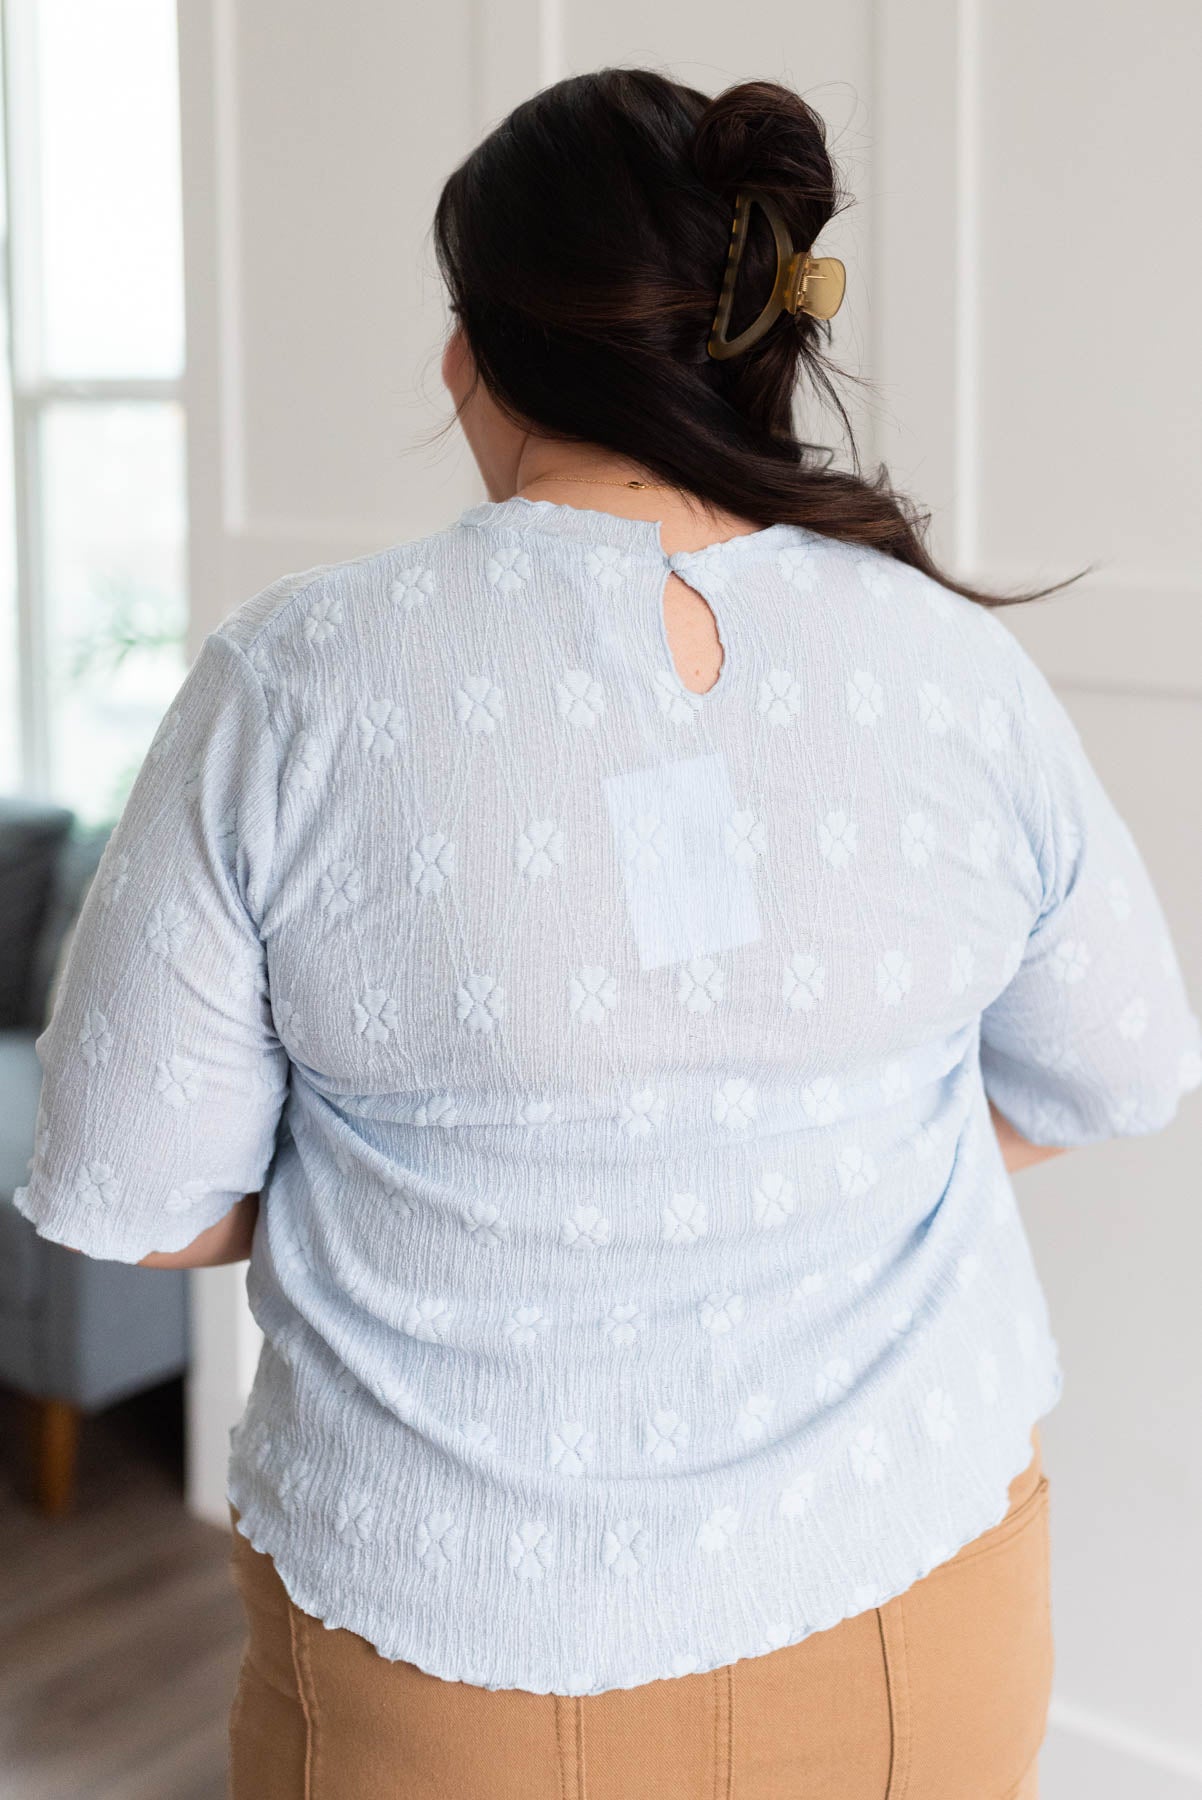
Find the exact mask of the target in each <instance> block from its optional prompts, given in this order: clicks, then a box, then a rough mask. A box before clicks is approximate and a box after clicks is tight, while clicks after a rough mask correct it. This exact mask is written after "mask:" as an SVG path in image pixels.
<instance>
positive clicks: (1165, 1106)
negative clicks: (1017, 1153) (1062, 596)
mask: <svg viewBox="0 0 1202 1800" xmlns="http://www.w3.org/2000/svg"><path fill="white" fill-rule="evenodd" d="M1019 686H1020V691H1021V708H1020V712H1021V717H1022V720H1023V724H1022V727H1021V732H1022V737H1023V740H1024V741H1023V743H1022V745H1021V746H1020V753H1019V764H1020V768H1021V771H1022V773H1021V774H1020V777H1019V779H1020V783H1021V787H1022V791H1021V792H1020V793H1019V794H1018V795H1016V810H1017V814H1018V816H1019V819H1020V821H1021V823H1020V834H1022V835H1023V836H1024V837H1025V838H1026V840H1027V847H1028V848H1029V849H1030V851H1031V853H1032V854H1033V856H1034V858H1035V862H1036V864H1037V865H1038V868H1039V873H1040V882H1041V888H1042V904H1041V908H1040V911H1039V916H1038V917H1037V919H1036V920H1035V923H1034V925H1033V927H1032V929H1031V932H1030V935H1029V937H1028V939H1027V941H1026V943H1025V945H1024V946H1023V949H1022V956H1021V961H1020V962H1019V964H1018V967H1017V970H1016V972H1015V974H1014V976H1013V978H1012V979H1011V981H1010V982H1009V984H1008V986H1007V987H1006V988H1005V989H1004V990H1003V991H1002V993H1001V994H999V996H998V997H997V999H996V1000H994V1002H993V1003H992V1005H990V1006H989V1007H988V1008H987V1009H986V1011H985V1013H984V1015H983V1019H982V1031H981V1066H982V1072H983V1076H984V1081H985V1088H986V1091H987V1093H988V1095H989V1098H990V1099H991V1100H992V1101H993V1102H994V1104H995V1105H996V1106H997V1108H998V1110H999V1112H1001V1113H1002V1114H1003V1115H1004V1116H1005V1117H1006V1118H1007V1119H1009V1121H1010V1122H1011V1124H1012V1125H1014V1126H1015V1128H1016V1129H1017V1130H1018V1131H1020V1132H1021V1133H1022V1134H1023V1136H1024V1137H1027V1138H1029V1139H1030V1140H1031V1141H1032V1142H1033V1143H1036V1144H1046V1145H1056V1146H1071V1145H1079V1144H1087V1143H1092V1142H1095V1141H1097V1140H1100V1139H1103V1138H1108V1137H1122V1136H1129V1135H1135V1134H1138V1133H1142V1132H1150V1131H1157V1130H1159V1129H1160V1128H1161V1127H1162V1126H1164V1125H1166V1124H1168V1122H1169V1121H1170V1119H1172V1117H1173V1116H1174V1114H1175V1113H1176V1111H1177V1107H1178V1104H1179V1101H1180V1099H1181V1096H1182V1094H1183V1093H1185V1092H1186V1091H1187V1090H1188V1089H1190V1088H1194V1087H1197V1086H1198V1085H1199V1082H1202V1055H1200V1053H1199V1052H1200V1038H1199V1024H1198V1019H1197V1018H1196V1016H1195V1015H1194V1013H1193V1011H1192V1010H1191V1007H1190V1003H1189V1000H1188V997H1187V995H1186V991H1185V987H1184V983H1183V980H1182V976H1181V970H1180V967H1179V964H1178V960H1177V956H1176V952H1175V950H1174V946H1173V942H1172V939H1171V937H1170V934H1169V929H1168V926H1167V924H1166V922H1165V918H1164V914H1163V911H1162V908H1161V905H1160V902H1159V899H1158V897H1157V894H1156V892H1155V890H1154V888H1153V886H1152V882H1151V879H1150V877H1149V875H1148V871H1147V869H1146V867H1145V865H1144V862H1143V859H1142V857H1141V856H1140V853H1139V850H1138V848H1137V846H1136V844H1135V842H1134V840H1133V838H1132V835H1131V832H1130V830H1129V829H1128V827H1127V825H1126V823H1125V821H1124V820H1123V819H1122V817H1121V816H1120V814H1119V813H1118V811H1117V810H1116V808H1115V806H1114V805H1113V803H1112V801H1111V800H1110V798H1109V796H1108V794H1107V793H1106V791H1105V789H1104V787H1103V786H1102V783H1101V781H1100V780H1099V778H1098V775H1097V773H1096V771H1095V770H1094V768H1093V766H1092V764H1091V763H1090V761H1089V759H1088V757H1087V755H1086V752H1085V749H1084V746H1083V745H1082V743H1081V739H1080V737H1079V735H1078V733H1077V730H1076V727H1075V726H1074V724H1073V722H1072V720H1071V719H1070V718H1069V716H1068V713H1067V712H1066V711H1065V709H1064V706H1063V705H1062V703H1061V702H1060V700H1059V699H1058V698H1057V696H1056V695H1055V693H1054V692H1053V690H1052V688H1051V686H1050V684H1049V683H1048V681H1047V680H1046V678H1045V677H1044V676H1043V675H1042V674H1041V673H1040V671H1039V670H1038V669H1037V668H1036V667H1035V665H1034V664H1033V663H1032V662H1031V661H1030V660H1029V659H1028V658H1027V657H1026V656H1025V655H1023V656H1022V660H1021V662H1020V666H1019Z"/></svg>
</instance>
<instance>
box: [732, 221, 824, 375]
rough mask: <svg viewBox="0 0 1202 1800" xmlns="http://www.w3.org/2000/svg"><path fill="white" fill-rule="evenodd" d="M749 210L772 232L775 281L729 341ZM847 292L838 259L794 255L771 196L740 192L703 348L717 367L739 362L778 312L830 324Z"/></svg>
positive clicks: (798, 252)
mask: <svg viewBox="0 0 1202 1800" xmlns="http://www.w3.org/2000/svg"><path fill="white" fill-rule="evenodd" d="M753 205H756V206H758V207H759V208H760V210H761V211H762V212H763V214H764V217H765V218H766V219H767V221H768V223H769V225H771V227H772V235H773V238H774V239H775V240H776V279H775V281H774V282H773V284H772V292H771V294H770V295H769V296H768V300H767V303H766V305H765V306H764V308H763V311H762V312H761V313H760V314H759V317H758V318H755V319H753V320H752V322H751V324H750V325H748V327H747V329H746V330H745V331H741V332H740V333H739V335H738V337H735V338H728V337H727V335H726V329H727V326H728V325H729V324H730V313H731V307H732V306H733V305H734V297H735V282H736V280H737V278H738V274H739V265H740V263H741V262H742V260H743V249H744V246H745V245H746V242H747V226H748V221H749V219H750V216H751V208H752V206H753ZM846 286H847V271H846V269H845V268H844V266H843V264H842V263H841V262H840V261H839V259H838V257H837V256H811V255H810V253H809V251H808V250H795V249H794V248H793V240H792V238H791V237H790V236H789V228H788V226H787V225H786V224H785V221H784V219H783V217H782V216H781V212H780V208H779V207H778V206H777V204H776V202H775V200H773V199H772V197H771V195H770V194H765V193H761V191H760V190H759V189H758V188H744V189H742V191H741V192H740V193H739V194H738V195H737V197H736V199H735V216H734V221H733V223H732V224H731V228H730V249H729V250H728V251H727V255H726V273H725V275H724V276H723V278H722V292H721V294H720V296H719V298H718V310H717V312H716V313H715V314H714V323H713V325H712V326H711V328H710V336H709V343H708V344H707V345H706V348H707V350H708V351H709V354H710V355H711V356H712V357H714V359H715V360H716V361H718V362H722V361H725V360H726V358H728V357H731V356H738V355H740V354H741V353H742V351H744V350H750V348H751V346H752V345H753V344H758V343H759V341H760V339H761V338H762V337H763V336H764V333H765V332H766V331H767V330H768V328H769V326H771V325H772V324H773V323H774V322H775V321H776V319H777V318H778V317H779V315H780V314H781V313H782V312H789V313H797V312H803V313H808V314H809V315H810V317H811V318H814V319H833V318H834V316H835V314H836V313H837V312H838V310H839V308H840V306H841V305H842V304H843V294H844V290H845V289H846Z"/></svg>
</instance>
